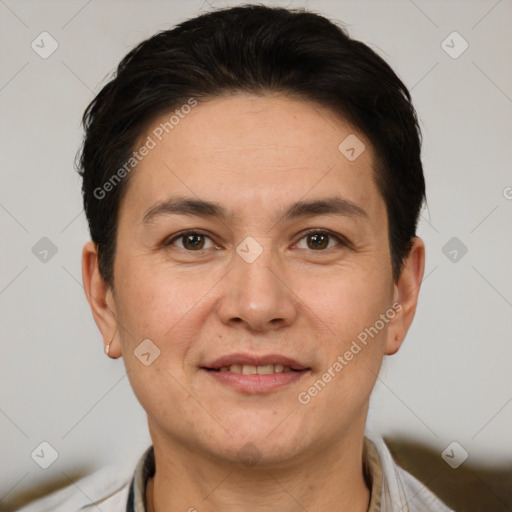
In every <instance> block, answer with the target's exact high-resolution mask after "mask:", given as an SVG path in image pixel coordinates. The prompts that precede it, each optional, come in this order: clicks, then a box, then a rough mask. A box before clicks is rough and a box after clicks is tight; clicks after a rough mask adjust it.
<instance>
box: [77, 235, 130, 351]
mask: <svg viewBox="0 0 512 512" xmlns="http://www.w3.org/2000/svg"><path fill="white" fill-rule="evenodd" d="M82 281H83V283H84V290H85V295H86V297H87V302H89V306H90V308H91V311H92V315H93V317H94V321H95V322H96V325H97V326H98V329H99V330H100V332H101V335H102V337H103V346H104V348H106V347H107V345H108V344H109V343H110V348H109V353H108V355H109V357H111V358H113V359H117V358H118V357H120V356H121V346H120V343H119V339H118V332H119V329H118V324H117V320H116V310H115V302H114V297H113V293H112V288H111V287H110V286H109V285H108V284H107V283H106V282H105V281H104V280H103V277H102V276H101V273H100V270H99V260H98V249H97V247H96V244H94V242H92V241H89V242H87V243H86V244H85V245H84V248H83V251H82Z"/></svg>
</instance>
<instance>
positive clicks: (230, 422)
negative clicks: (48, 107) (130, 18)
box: [80, 6, 425, 462]
mask: <svg viewBox="0 0 512 512" xmlns="http://www.w3.org/2000/svg"><path fill="white" fill-rule="evenodd" d="M84 127H85V139H84V144H83V150H82V153H81V159H80V172H81V174H82V176H83V196H84V206H85V211H86V214H87V218H88V221H89V227H90V232H91V238H92V241H91V242H89V243H88V244H87V245H86V246H85V248H84V253H83V275H84V284H85V289H86V293H87V296H88V299H89V302H90V304H91V308H92V311H93V314H94V317H95V320H96V322H97V324H98V326H99V328H100V331H101V333H102V336H103V338H104V339H105V341H110V339H111V338H113V341H112V346H111V352H110V354H111V355H112V356H113V357H119V356H122V357H123V359H124V362H125V365H126V368H127V371H128V375H129V378H130V382H131V384H132V387H133V389H134V391H135V394H136V395H137V397H138V399H139V401H140V402H141V404H142V406H143V407H144V408H145V410H146V412H147V413H148V419H149V425H150V430H151V433H152V436H153V440H154V441H155V439H159V440H160V441H159V442H161V443H166V442H179V443H180V445H181V446H185V447H187V446H190V447H192V446H196V447H197V446H200V447H201V448H202V449H203V450H204V452H205V453H209V454H214V455H216V456H218V457H222V458H224V459H226V460H228V459H232V460H236V459H237V457H239V453H240V450H242V449H243V447H244V446H247V443H252V445H254V446H256V447H258V450H259V453H260V454H261V457H262V461H268V462H271V461H274V462H275V461H276V460H277V459H279V460H284V459H286V460H292V459H294V458H297V457H300V456H305V454H307V452H308V451H312V450H315V451H318V449H319V448H321V447H322V446H323V447H325V446H327V444H325V443H328V442H329V440H330V441H331V442H332V441H333V440H334V439H336V436H339V434H340V432H347V433H349V432H351V431H361V432H362V429H364V423H365V419H366V410H367V405H368V400H369V395H370V393H371V390H372V388H373V386H374V384H375V379H376V377H377V374H378V371H379V369H380V365H381V363H382V359H383V357H384V355H386V354H392V353H394V352H396V351H397V350H398V348H399V346H400V344H401V342H402V341H403V339H404V337H405V334H406V332H407V329H408V328H409V325H410V323H411V322H412V318H413V316H414V311H415V307H416V302H417V295H418V290H419V285H420V282H421V277H422V274H423V264H424V249H423V244H422V242H421V240H420V239H418V238H417V237H416V225H417V221H418V216H419V212H420V209H421V205H422V201H423V199H424V193H425V183H424V178H423V171H422V165H421V160H420V132H419V128H418V124H417V119H416V115H415V111H414V108H413V106H412V105H411V102H410V96H409V93H408V91H407V89H406V87H405V86H404V84H403V83H402V82H401V81H400V79H399V78H398V77H397V76H396V74H395V73H394V72H393V71H392V69H391V68H390V67H389V66H388V65H387V64H386V63H385V62H384V61H383V60H382V59H381V58H380V57H379V56H378V55H377V54H375V53H374V52H373V51H372V50H371V49H369V48H368V47H367V46H365V45H364V44H362V43H360V42H358V41H354V40H352V39H350V38H349V36H348V35H347V34H346V33H345V32H344V30H343V29H341V28H339V27H338V26H336V25H334V24H333V23H331V22H330V21H328V20H327V19H325V18H323V17H321V16H318V15H316V14H312V13H308V12H304V11H289V10H285V9H279V8H268V7H261V6H247V7H236V8H232V9H227V10H222V11H215V12H211V13H207V14H204V15H202V16H199V17H197V18H195V19H192V20H189V21H186V22H184V23H182V24H180V25H179V26H177V27H176V28H174V29H173V30H169V31H165V32H161V33H158V34H156V35H155V36H153V37H152V38H150V39H148V40H147V41H144V42H142V43H141V44H140V45H139V46H137V47H136V48H135V49H134V50H132V51H131V52H130V53H129V54H128V55H127V56H126V57H125V58H124V59H123V60H122V62H121V63H120V65H119V67H118V70H117V73H116V76H115V78H113V79H112V80H111V81H110V82H109V83H108V84H107V85H105V87H104V88H103V89H102V90H101V92H100V93H99V94H98V95H97V97H96V98H95V99H94V100H93V102H92V103H91V104H90V105H89V107H88V109H87V110H86V112H85V115H84ZM364 333H366V337H365V335H364ZM144 340H150V341H144ZM141 343H143V344H142V345H141ZM140 347H142V348H140ZM141 352H142V353H144V354H149V356H145V357H144V358H145V362H142V359H144V358H141V357H140V355H141ZM349 352H350V353H351V354H352V356H350V354H349ZM234 354H238V356H236V357H235V356H234ZM345 355H346V357H345ZM225 356H228V363H231V362H232V361H231V360H229V357H232V359H233V358H234V359H233V361H234V360H235V359H237V357H238V358H240V357H242V359H243V357H246V356H247V357H250V358H253V362H256V363H258V362H259V363H261V365H260V366H269V364H271V363H272V361H271V359H272V357H274V358H275V359H276V364H281V363H279V362H278V361H277V360H278V359H279V360H281V359H282V358H283V357H287V358H289V359H291V360H292V364H291V366H293V367H294V368H295V370H296V371H295V372H294V373H293V375H292V376H290V381H289V382H288V383H286V384H284V385H279V386H277V387H274V388H272V386H270V387H269V389H267V390H264V391H262V390H261V389H259V390H257V389H256V388H254V389H253V390H251V389H248V388H247V386H246V387H245V388H244V387H243V386H242V388H240V387H239V386H238V387H237V386H236V385H233V383H231V384H230V383H226V382H225V375H224V376H220V380H219V374H220V373H224V372H219V371H218V369H219V365H224V366H226V364H227V363H226V361H225V360H223V358H224V357H225ZM339 357H341V360H340V359H339ZM342 361H343V362H342ZM336 362H338V365H336V364H335V363H336ZM145 363H150V364H145ZM233 364H235V365H236V364H237V362H236V361H235V363H233ZM267 370H268V369H267ZM267 370H264V371H267ZM247 371H252V370H251V369H248V370H247ZM258 371H259V370H258ZM271 371H275V366H274V368H273V369H272V370H271ZM326 372H327V373H326ZM231 373H236V369H235V372H231ZM289 373H291V372H289ZM328 375H330V377H328ZM228 378H229V377H228ZM223 379H224V380H223ZM270 388H272V389H270ZM314 389H316V391H314ZM190 396H192V397H194V400H192V399H191V398H190ZM221 411H222V412H221ZM291 411H293V413H294V414H291ZM287 414H288V415H289V414H291V415H290V417H289V418H288V419H286V420H284V418H285V416H286V415H287ZM280 422H283V423H282V425H281V426H280V427H278V425H280ZM319 429H320V430H321V431H322V433H323V437H322V436H320V437H322V441H319V440H318V430H319ZM270 432H272V435H270ZM267 436H268V437H267ZM299 441H300V442H299ZM322 443H324V445H322V446H320V445H321V444H322Z"/></svg>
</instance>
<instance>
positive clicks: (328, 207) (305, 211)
mask: <svg viewBox="0 0 512 512" xmlns="http://www.w3.org/2000/svg"><path fill="white" fill-rule="evenodd" d="M330 214H331V215H332V214H334V215H343V216H346V217H362V218H368V214H367V213H366V211H365V210H363V209H362V208H361V207H360V206H358V205H357V204H356V203H353V202H352V201H349V200H348V199H343V198H342V197H329V198H326V199H316V200H312V201H298V202H296V203H294V204H293V205H292V206H291V207H290V208H289V209H288V210H287V211H286V212H285V213H284V215H283V216H282V217H281V220H282V221H287V220H292V219H296V218H299V217H313V216H315V215H330Z"/></svg>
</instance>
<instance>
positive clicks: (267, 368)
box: [219, 364, 292, 375]
mask: <svg viewBox="0 0 512 512" xmlns="http://www.w3.org/2000/svg"><path fill="white" fill-rule="evenodd" d="M219 371H220V372H233V373H242V374H244V375H256V374H257V375H270V374H272V373H283V372H291V371H292V369H291V368H290V367H289V366H283V365H282V364H266V365H263V366H253V365H250V364H244V365H241V364H232V365H231V366H222V367H221V368H219Z"/></svg>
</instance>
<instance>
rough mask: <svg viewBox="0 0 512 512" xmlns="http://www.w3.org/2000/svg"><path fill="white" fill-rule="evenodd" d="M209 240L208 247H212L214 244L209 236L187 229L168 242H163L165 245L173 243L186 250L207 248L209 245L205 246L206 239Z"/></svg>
mask: <svg viewBox="0 0 512 512" xmlns="http://www.w3.org/2000/svg"><path fill="white" fill-rule="evenodd" d="M207 240H209V241H210V247H213V246H214V244H213V243H212V241H211V239H210V237H209V236H206V235H203V234H202V233H198V232H196V231H188V232H183V233H181V234H179V235H177V236H175V237H174V238H172V239H171V240H169V241H168V242H165V245H166V246H171V245H175V246H177V247H179V248H180V249H183V250H186V251H200V250H202V249H209V248H210V247H205V245H206V241H207Z"/></svg>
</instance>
